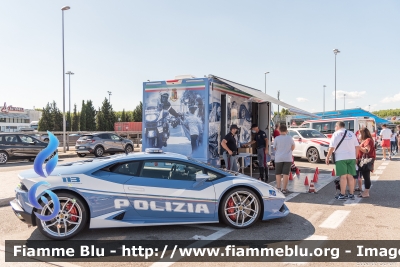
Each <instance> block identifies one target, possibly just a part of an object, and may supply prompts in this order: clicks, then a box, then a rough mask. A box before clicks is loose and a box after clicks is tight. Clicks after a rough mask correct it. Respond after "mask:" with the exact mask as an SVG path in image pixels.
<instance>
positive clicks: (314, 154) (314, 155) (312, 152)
mask: <svg viewBox="0 0 400 267" xmlns="http://www.w3.org/2000/svg"><path fill="white" fill-rule="evenodd" d="M307 159H308V161H309V162H311V163H317V162H318V160H319V154H318V150H317V149H316V148H310V149H309V150H307Z"/></svg>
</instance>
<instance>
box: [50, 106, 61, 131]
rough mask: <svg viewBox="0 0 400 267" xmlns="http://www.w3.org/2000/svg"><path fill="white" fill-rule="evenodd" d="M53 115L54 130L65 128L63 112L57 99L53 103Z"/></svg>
mask: <svg viewBox="0 0 400 267" xmlns="http://www.w3.org/2000/svg"><path fill="white" fill-rule="evenodd" d="M51 117H52V119H53V131H62V130H63V114H62V112H61V111H60V110H59V109H58V107H57V104H56V102H55V101H53V103H52V104H51Z"/></svg>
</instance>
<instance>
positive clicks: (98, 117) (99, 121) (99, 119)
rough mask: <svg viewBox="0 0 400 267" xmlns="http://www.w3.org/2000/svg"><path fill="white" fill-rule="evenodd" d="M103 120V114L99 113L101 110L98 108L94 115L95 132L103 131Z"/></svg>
mask: <svg viewBox="0 0 400 267" xmlns="http://www.w3.org/2000/svg"><path fill="white" fill-rule="evenodd" d="M104 128H105V127H104V118H103V114H102V113H101V110H100V108H99V110H98V111H97V114H96V130H97V131H103V129H104Z"/></svg>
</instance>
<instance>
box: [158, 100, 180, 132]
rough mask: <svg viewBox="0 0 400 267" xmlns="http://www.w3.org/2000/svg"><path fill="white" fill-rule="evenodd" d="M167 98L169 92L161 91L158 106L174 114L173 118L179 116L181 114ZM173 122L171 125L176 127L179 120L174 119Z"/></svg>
mask: <svg viewBox="0 0 400 267" xmlns="http://www.w3.org/2000/svg"><path fill="white" fill-rule="evenodd" d="M168 99H169V94H168V93H163V94H161V95H160V106H161V108H162V109H163V110H164V111H168V113H169V114H171V115H172V116H174V117H175V118H180V117H181V114H179V113H178V112H177V111H176V110H175V109H174V108H173V107H172V106H171V103H170V102H169V101H168ZM171 124H173V125H172V126H173V127H176V126H177V125H178V124H179V120H175V122H174V123H171Z"/></svg>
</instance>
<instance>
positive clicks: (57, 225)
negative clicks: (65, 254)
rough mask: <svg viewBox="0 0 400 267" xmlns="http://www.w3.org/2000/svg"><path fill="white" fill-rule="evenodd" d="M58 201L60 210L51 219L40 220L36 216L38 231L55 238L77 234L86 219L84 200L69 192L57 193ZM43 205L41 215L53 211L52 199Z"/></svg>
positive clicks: (65, 237) (60, 238)
mask: <svg viewBox="0 0 400 267" xmlns="http://www.w3.org/2000/svg"><path fill="white" fill-rule="evenodd" d="M56 195H57V196H58V199H59V202H60V211H59V213H58V215H57V217H55V218H54V219H52V220H49V221H42V220H40V219H39V218H37V217H36V225H37V226H38V228H39V231H40V232H41V233H42V234H43V235H44V236H46V237H48V238H51V239H56V240H65V239H68V238H71V237H73V236H74V235H76V234H78V233H79V232H80V231H82V229H83V228H84V227H85V225H86V223H87V220H88V210H87V206H86V204H85V202H84V201H83V200H82V199H81V198H80V197H78V196H76V195H74V194H71V193H63V192H60V193H57V194H56ZM41 205H42V206H43V208H42V210H41V211H40V214H41V215H50V214H51V213H52V212H53V206H54V204H53V199H51V198H50V197H49V198H48V203H47V204H45V203H43V202H42V203H41Z"/></svg>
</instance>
